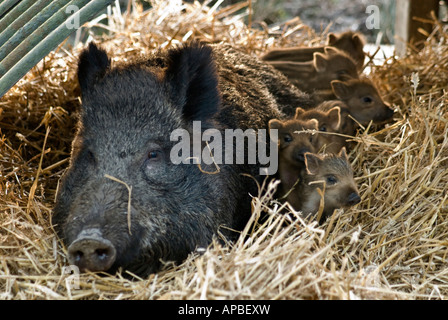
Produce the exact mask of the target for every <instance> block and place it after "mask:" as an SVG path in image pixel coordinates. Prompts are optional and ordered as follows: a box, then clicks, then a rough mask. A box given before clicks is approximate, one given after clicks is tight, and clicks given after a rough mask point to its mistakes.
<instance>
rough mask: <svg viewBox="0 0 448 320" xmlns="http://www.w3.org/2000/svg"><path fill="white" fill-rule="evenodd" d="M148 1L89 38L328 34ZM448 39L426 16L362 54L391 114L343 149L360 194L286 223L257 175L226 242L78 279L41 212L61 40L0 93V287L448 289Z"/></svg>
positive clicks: (180, 291) (353, 293)
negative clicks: (412, 45) (374, 59)
mask: <svg viewBox="0 0 448 320" xmlns="http://www.w3.org/2000/svg"><path fill="white" fill-rule="evenodd" d="M152 3H153V8H152V9H150V10H149V11H142V9H141V8H139V7H138V6H134V7H133V9H134V10H133V11H132V13H131V14H129V15H126V14H121V13H120V12H119V11H118V9H117V7H114V9H113V10H112V11H111V12H110V13H109V15H108V19H109V24H108V26H104V27H105V28H107V29H108V32H109V36H108V37H106V38H103V39H97V41H98V42H101V43H102V45H103V46H104V47H106V48H107V49H108V51H109V52H113V56H114V57H115V58H114V59H117V60H124V59H129V58H130V57H137V56H141V55H145V54H146V53H147V52H148V51H149V50H151V49H153V48H158V47H168V46H171V45H173V44H176V43H180V42H183V41H187V40H190V39H192V38H201V39H203V40H208V41H210V42H216V41H226V42H230V43H231V44H234V45H235V46H236V47H237V48H239V49H241V50H244V51H246V52H248V53H250V54H253V55H260V54H261V53H262V52H263V51H265V50H266V49H267V48H270V47H272V46H292V45H297V44H304V45H310V46H311V45H314V44H320V43H322V41H323V40H324V38H325V32H324V33H323V34H319V35H317V34H315V33H314V32H313V30H311V29H309V28H308V27H307V26H305V25H303V24H302V23H301V22H300V20H298V19H294V20H292V21H289V22H288V23H286V24H284V25H283V26H282V29H278V30H268V29H267V28H266V26H263V25H262V24H259V23H257V22H255V21H253V22H251V23H252V25H251V26H247V25H245V24H244V23H243V22H242V16H241V15H238V14H239V13H240V12H241V11H240V10H239V9H242V8H249V3H241V4H238V5H234V6H231V7H227V8H223V9H219V10H218V9H217V8H216V7H215V6H212V5H213V3H212V4H211V6H201V5H199V4H198V3H195V4H184V5H181V4H179V6H171V7H166V5H165V4H164V1H161V0H158V1H153V2H152ZM249 20H250V19H249ZM100 24H101V21H100V22H98V21H97V22H93V23H92V25H97V26H98V25H100ZM447 39H448V33H447V32H446V30H443V27H442V26H441V25H438V24H436V25H435V31H434V32H433V33H432V34H431V35H430V36H429V38H428V40H427V42H426V44H425V48H424V49H423V50H422V51H421V52H419V53H415V52H412V50H411V51H410V52H409V55H408V56H407V57H405V58H402V59H397V60H395V59H389V60H388V61H386V62H385V63H384V65H382V66H377V67H373V66H372V73H371V77H372V78H373V79H374V80H375V81H376V82H377V84H378V85H379V86H380V88H381V91H382V92H383V93H384V94H385V96H386V100H388V101H390V102H391V103H393V105H394V107H395V108H396V115H395V122H394V123H392V124H390V125H387V126H386V127H384V128H380V130H373V129H372V128H365V130H364V131H363V132H362V133H360V134H359V135H358V136H357V137H356V138H355V140H356V141H357V142H358V143H357V147H356V148H355V150H353V152H352V153H351V154H350V159H351V161H352V164H353V167H354V170H355V175H356V177H357V179H356V180H357V183H358V186H359V188H360V193H361V195H362V202H361V203H360V204H359V205H357V206H356V207H355V208H351V209H349V210H346V211H342V210H341V211H338V212H336V213H335V214H334V215H333V217H332V218H331V219H329V220H328V221H326V222H325V223H324V224H322V225H320V226H319V225H317V224H315V223H310V222H305V221H302V220H300V219H298V221H297V222H296V223H290V222H288V221H285V220H284V218H283V217H282V216H280V215H279V214H278V209H279V207H278V205H277V204H276V203H275V202H274V201H273V198H272V193H273V188H274V187H275V184H272V183H270V184H269V183H266V185H264V186H262V189H263V190H262V191H261V192H260V195H254V198H253V208H254V216H253V219H254V220H256V219H257V216H258V214H259V213H260V212H261V210H265V211H268V212H269V213H270V214H271V215H270V219H269V221H266V222H265V223H264V224H263V225H258V227H257V228H254V229H248V230H245V231H244V232H245V234H246V235H247V236H246V237H243V238H242V239H241V240H240V241H238V242H237V243H234V244H229V245H228V246H221V245H218V244H212V245H211V246H210V247H209V248H207V250H205V252H204V253H203V254H202V255H200V254H197V253H195V254H192V255H191V257H190V258H189V259H187V261H185V262H184V263H183V264H182V265H180V266H177V267H174V268H168V269H167V270H165V271H163V272H160V273H158V274H155V275H152V276H150V277H149V278H148V279H141V280H129V279H128V278H126V277H124V275H120V274H119V275H116V276H102V275H96V274H82V275H80V276H79V278H78V279H77V280H78V281H77V282H71V280H73V279H74V277H73V276H70V274H69V273H67V272H65V273H64V269H63V268H64V267H65V266H67V261H66V258H65V250H66V249H65V248H64V247H63V245H62V244H61V243H60V241H59V240H58V238H57V237H56V236H55V233H54V231H53V230H52V228H51V223H50V222H51V209H52V207H53V205H54V197H55V192H56V189H57V186H58V180H59V178H60V176H61V175H62V174H63V172H64V169H65V168H66V167H67V165H68V157H69V151H70V141H71V138H72V137H73V133H74V125H75V123H76V109H77V107H78V106H79V89H78V87H77V80H76V62H77V58H76V57H77V54H78V53H79V51H78V50H77V49H73V50H68V51H67V50H65V49H62V48H60V49H59V50H57V51H56V52H55V53H52V54H50V55H49V56H48V57H46V58H45V59H44V60H43V61H42V62H41V63H40V64H39V65H38V66H36V67H35V68H33V70H31V71H30V72H29V73H28V74H27V75H26V76H25V77H24V78H23V79H22V80H21V81H20V82H19V83H18V84H17V85H16V86H14V87H13V88H12V89H11V90H10V91H9V93H7V94H6V95H5V96H4V97H3V98H1V99H0V129H1V132H0V299H84V298H86V299H445V298H447V297H448V268H447V258H448V257H447V256H448V195H447V192H446V191H447V187H446V186H447V183H448V169H447V165H448V162H447V159H448V145H447V144H448V125H447V122H448V92H447V87H448V85H447V84H448V78H447V77H448V45H447V41H448V40H447ZM78 49H79V48H78ZM379 54H380V53H379ZM75 280H76V278H75Z"/></svg>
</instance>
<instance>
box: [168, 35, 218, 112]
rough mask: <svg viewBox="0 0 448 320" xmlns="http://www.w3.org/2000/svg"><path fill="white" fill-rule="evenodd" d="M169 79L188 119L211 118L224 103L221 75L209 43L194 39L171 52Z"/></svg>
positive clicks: (174, 95)
mask: <svg viewBox="0 0 448 320" xmlns="http://www.w3.org/2000/svg"><path fill="white" fill-rule="evenodd" d="M167 65H168V67H167V70H166V73H165V80H166V81H167V82H168V83H169V85H170V88H171V90H172V97H173V99H174V101H175V103H176V104H177V105H178V106H179V107H181V108H182V114H183V116H184V118H185V119H186V120H188V121H194V120H198V121H207V120H209V119H210V118H211V117H212V116H213V115H214V114H215V113H216V112H218V110H219V107H220V104H221V96H220V93H219V89H218V75H217V73H216V66H215V62H214V58H213V52H212V49H211V48H210V47H209V46H206V45H202V44H200V43H198V42H193V43H191V44H189V45H185V46H183V47H179V48H176V49H172V50H170V51H169V52H168V60H167Z"/></svg>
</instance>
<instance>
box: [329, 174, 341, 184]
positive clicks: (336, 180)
mask: <svg viewBox="0 0 448 320" xmlns="http://www.w3.org/2000/svg"><path fill="white" fill-rule="evenodd" d="M326 180H327V183H328V184H330V185H331V184H336V183H337V182H338V179H337V178H336V177H335V176H334V175H329V176H327V179H326Z"/></svg>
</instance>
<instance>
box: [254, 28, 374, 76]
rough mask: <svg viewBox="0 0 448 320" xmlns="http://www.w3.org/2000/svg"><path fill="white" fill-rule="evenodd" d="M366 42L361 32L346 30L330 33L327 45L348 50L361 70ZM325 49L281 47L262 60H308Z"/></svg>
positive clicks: (264, 56)
mask: <svg viewBox="0 0 448 320" xmlns="http://www.w3.org/2000/svg"><path fill="white" fill-rule="evenodd" d="M364 43H365V41H364V38H363V36H362V35H361V34H360V33H357V32H353V31H346V32H343V33H340V34H334V33H330V34H329V35H328V37H327V42H326V46H331V47H334V48H336V49H339V50H341V51H344V52H346V53H347V54H348V55H349V56H350V57H352V58H353V60H354V61H355V63H356V67H357V69H358V70H359V71H361V70H362V68H363V66H364V60H365V53H364ZM324 50H325V46H319V47H291V48H279V49H273V50H270V51H268V52H267V53H266V54H265V55H263V56H262V57H261V60H264V61H294V62H306V61H310V60H313V54H314V53H315V52H320V53H324Z"/></svg>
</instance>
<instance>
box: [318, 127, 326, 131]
mask: <svg viewBox="0 0 448 320" xmlns="http://www.w3.org/2000/svg"><path fill="white" fill-rule="evenodd" d="M319 131H323V132H326V131H327V127H326V126H322V127H320V128H319Z"/></svg>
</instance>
